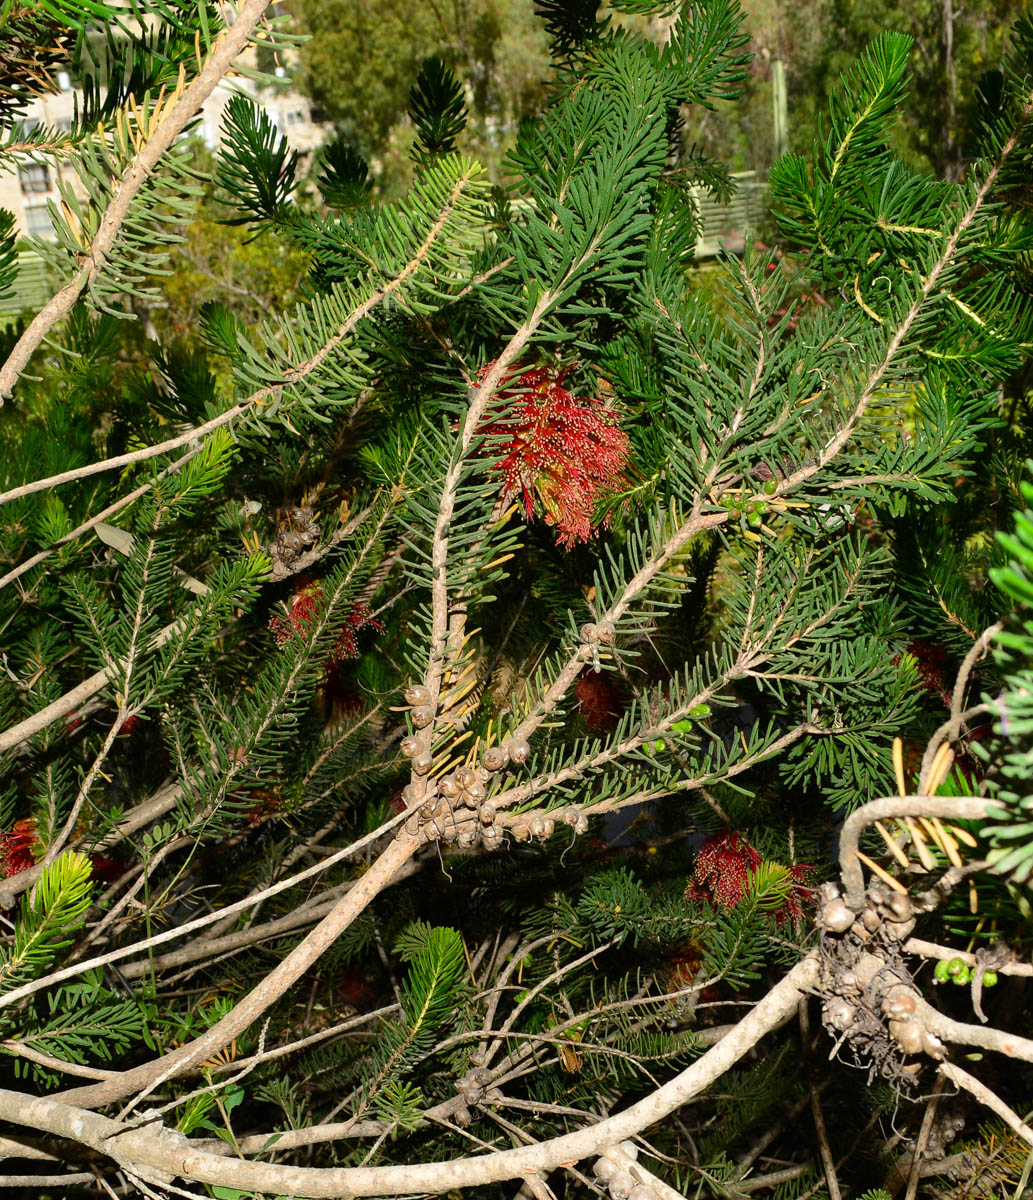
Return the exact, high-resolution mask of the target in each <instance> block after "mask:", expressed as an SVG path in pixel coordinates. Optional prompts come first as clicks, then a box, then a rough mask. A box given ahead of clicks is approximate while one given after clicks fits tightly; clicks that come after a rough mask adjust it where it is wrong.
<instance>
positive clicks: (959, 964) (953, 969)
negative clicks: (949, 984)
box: [947, 958, 965, 978]
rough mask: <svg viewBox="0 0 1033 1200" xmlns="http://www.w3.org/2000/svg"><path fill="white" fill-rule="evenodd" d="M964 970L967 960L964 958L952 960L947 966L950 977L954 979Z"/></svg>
mask: <svg viewBox="0 0 1033 1200" xmlns="http://www.w3.org/2000/svg"><path fill="white" fill-rule="evenodd" d="M964 970H965V960H964V959H963V958H952V959H951V960H950V962H949V963H948V964H947V974H948V975H950V976H951V977H952V978H953V977H954V976H955V975H957V974H958V972H959V971H964Z"/></svg>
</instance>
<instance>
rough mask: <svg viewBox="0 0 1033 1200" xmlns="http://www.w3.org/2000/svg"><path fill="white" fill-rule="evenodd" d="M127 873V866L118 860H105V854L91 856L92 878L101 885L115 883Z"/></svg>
mask: <svg viewBox="0 0 1033 1200" xmlns="http://www.w3.org/2000/svg"><path fill="white" fill-rule="evenodd" d="M125 873H126V864H125V863H124V862H120V861H119V860H118V859H116V858H105V856H104V855H103V854H91V855H90V878H91V879H99V880H100V882H101V883H115V882H116V881H117V880H119V879H121V878H122V876H123V875H124V874H125Z"/></svg>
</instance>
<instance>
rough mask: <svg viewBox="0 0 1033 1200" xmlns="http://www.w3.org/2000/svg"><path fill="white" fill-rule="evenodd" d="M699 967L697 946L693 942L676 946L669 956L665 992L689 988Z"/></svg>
mask: <svg viewBox="0 0 1033 1200" xmlns="http://www.w3.org/2000/svg"><path fill="white" fill-rule="evenodd" d="M699 966H700V954H699V946H697V945H696V943H695V942H690V943H689V944H688V945H687V946H678V947H677V948H676V949H675V950H674V953H673V954H672V956H671V961H670V966H669V967H668V970H667V990H668V991H669V992H678V991H681V990H682V989H683V988H687V987H689V985H690V984H691V983H692V981H693V979H695V977H696V972H697V971H698V970H699Z"/></svg>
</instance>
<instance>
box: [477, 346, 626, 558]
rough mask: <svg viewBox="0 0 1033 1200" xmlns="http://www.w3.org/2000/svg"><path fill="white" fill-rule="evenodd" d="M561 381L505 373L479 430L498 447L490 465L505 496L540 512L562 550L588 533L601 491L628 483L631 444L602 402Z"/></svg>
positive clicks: (538, 373)
mask: <svg viewBox="0 0 1033 1200" xmlns="http://www.w3.org/2000/svg"><path fill="white" fill-rule="evenodd" d="M491 366H492V364H491V363H489V364H488V365H487V366H485V367H484V368H482V370H481V377H482V378H483V377H484V375H485V374H486V373H487V372H488V371H489V370H490V369H491ZM562 382H563V373H562V372H560V374H559V375H558V377H557V378H555V379H552V378H551V377H550V375H549V372H548V371H547V370H546V369H545V368H544V367H538V368H535V369H534V370H530V371H524V372H523V373H522V374H520V375H519V376H509V377H508V378H507V380H506V382H505V383H503V385H502V387H501V388H500V389H499V392H498V394H497V396H496V400H495V405H494V407H493V409H492V411H491V413H490V415H489V416H488V418H487V420H486V421H485V423H484V425H483V427H482V428H481V429H480V430H479V432H480V433H484V434H489V435H491V438H492V443H491V444H492V446H493V448H494V447H495V446H498V447H499V449H500V450H501V455H502V457H501V458H499V460H498V461H497V462H496V463H495V464H494V468H495V470H498V471H501V472H502V478H503V481H504V485H505V487H504V492H503V495H504V497H505V498H506V499H510V498H511V497H513V496H519V497H521V498H522V500H523V504H524V515H525V516H526V517H527V518H528V519H530V518H531V517H532V516H533V515H534V514H535V512H536V511H537V512H539V513H540V514H541V515H542V516H543V517H544V519H545V521H546V523H547V524H549V525H555V526H556V529H557V531H558V533H559V543H560V545H561V546H566V547H567V548H568V549H569V548H570V547H571V546H573V545H575V543H577V542H587V541H588V540H589V539H590V538H591V537H592V535H593V534H594V533H595V528H593V525H592V518H593V515H594V512H595V508H596V505H597V503H598V501H599V500H600V499H601V498H602V496H604V495H605V494H606V493H607V492H614V491H617V490H619V489H620V488H622V487H624V486H626V485H627V479H626V477H625V475H624V471H625V469H626V468H627V465H628V460H629V458H630V454H631V444H630V442H629V441H628V436H627V434H626V433H625V432H624V431H623V430H622V429H621V427H620V424H619V419H618V416H617V413H616V412H614V410H613V409H612V408H610V407H609V405H607V404H606V403H605V402H604V401H602V400H598V399H596V398H594V397H585V396H572V395H571V394H570V392H568V391H567V389H566V388H564V387H563V386H562ZM604 523H605V522H604Z"/></svg>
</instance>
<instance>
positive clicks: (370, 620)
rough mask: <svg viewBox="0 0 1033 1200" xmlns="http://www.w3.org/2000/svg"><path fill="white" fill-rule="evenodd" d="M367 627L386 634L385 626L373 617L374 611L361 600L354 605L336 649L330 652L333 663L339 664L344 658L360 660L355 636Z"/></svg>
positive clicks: (335, 645) (335, 646)
mask: <svg viewBox="0 0 1033 1200" xmlns="http://www.w3.org/2000/svg"><path fill="white" fill-rule="evenodd" d="M367 625H368V626H369V627H370V629H373V630H375V631H376V632H377V633H383V632H384V626H383V625H382V624H381V623H380V622H379V621H378V620H377V619H376V617H375V616H374V615H373V610H372V609H371V608H370V606H369V605H368V604H366V603H364V602H363V601H362V600H359V601H358V602H357V603H355V604H353V605H352V609H351V612H350V613H349V614H348V617H347V619H346V621H345V624H344V628H343V629H342V630H341V635H340V637H338V639H337V641H336V643H335V644H334V648H333V649H332V650H331V651H330V659H331V661H333V662H337V661H338V660H340V659H342V658H358V657H359V647H358V643H357V642H356V640H355V635H356V634H357V633H358V632H359V630H360V629H363V628H365V627H366V626H367Z"/></svg>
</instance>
